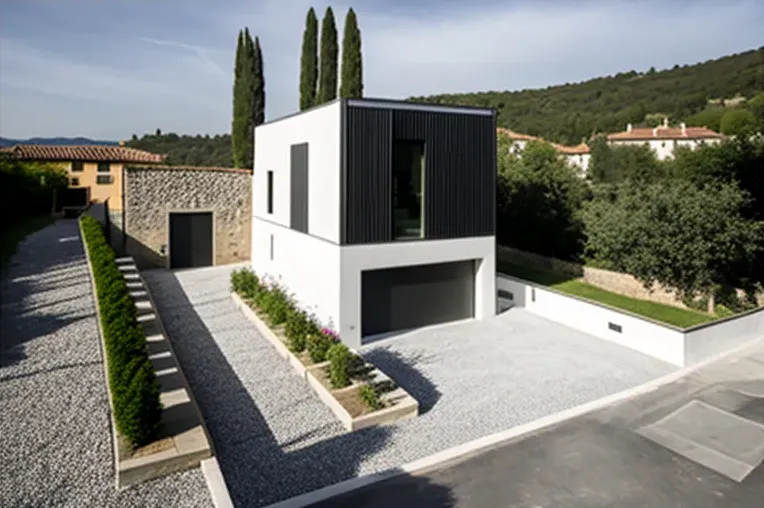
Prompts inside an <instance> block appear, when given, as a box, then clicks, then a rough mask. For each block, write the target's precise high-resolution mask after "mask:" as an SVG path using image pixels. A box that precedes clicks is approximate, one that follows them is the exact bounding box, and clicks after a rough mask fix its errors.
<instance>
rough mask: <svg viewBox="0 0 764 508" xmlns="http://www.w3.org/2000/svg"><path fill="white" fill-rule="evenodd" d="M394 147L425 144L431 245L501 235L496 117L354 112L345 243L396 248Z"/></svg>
mask: <svg viewBox="0 0 764 508" xmlns="http://www.w3.org/2000/svg"><path fill="white" fill-rule="evenodd" d="M393 139H413V140H422V141H424V142H425V182H424V185H425V188H424V190H425V214H424V219H425V237H426V238H428V239H447V238H463V237H470V236H488V235H493V234H494V233H495V222H496V117H495V115H488V116H487V115H475V114H469V113H458V112H454V113H444V112H435V111H426V110H406V109H376V108H366V107H353V106H348V108H347V138H346V145H345V146H346V147H347V148H346V149H347V164H346V168H345V171H346V179H347V180H346V183H347V185H346V195H345V199H346V203H347V205H346V214H347V217H346V219H347V222H346V228H347V229H346V235H345V241H346V243H349V244H354V243H382V242H392V241H393V238H392V223H391V222H392V218H391V217H392V215H391V213H392V212H391V206H392V204H391V180H392V167H391V164H392V162H391V152H392V140H393Z"/></svg>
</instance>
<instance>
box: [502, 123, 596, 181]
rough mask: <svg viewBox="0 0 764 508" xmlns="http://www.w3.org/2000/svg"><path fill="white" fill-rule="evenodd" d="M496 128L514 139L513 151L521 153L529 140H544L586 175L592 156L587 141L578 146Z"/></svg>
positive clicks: (516, 153) (511, 148)
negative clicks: (560, 143)
mask: <svg viewBox="0 0 764 508" xmlns="http://www.w3.org/2000/svg"><path fill="white" fill-rule="evenodd" d="M496 130H497V131H499V132H500V133H502V134H504V135H505V136H507V137H508V138H510V139H511V140H512V145H511V146H510V152H511V153H514V154H515V155H520V153H522V151H523V150H524V149H525V145H526V144H527V143H528V142H529V141H543V142H545V143H549V144H550V145H552V146H553V147H554V148H555V150H557V152H558V153H560V155H562V156H564V157H565V160H566V161H567V162H568V164H570V165H571V166H574V167H577V168H579V170H580V172H581V176H586V172H587V171H588V169H589V159H590V158H591V154H590V153H589V152H590V150H589V146H588V145H587V144H586V143H581V144H579V145H577V146H566V145H558V144H557V143H551V142H549V141H546V140H544V139H543V138H539V137H536V136H531V135H529V134H520V133H519V132H515V131H511V130H509V129H504V128H501V127H499V128H498V129H496Z"/></svg>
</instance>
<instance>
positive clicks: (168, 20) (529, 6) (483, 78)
mask: <svg viewBox="0 0 764 508" xmlns="http://www.w3.org/2000/svg"><path fill="white" fill-rule="evenodd" d="M327 5H328V4H327V3H317V2H310V1H307V0H161V1H160V0H101V1H97V0H0V136H4V137H11V138H27V137H33V136H43V137H53V136H67V137H74V136H86V137H90V138H94V139H102V140H119V139H127V138H129V137H130V136H131V135H132V134H133V133H135V134H138V135H139V136H140V135H142V134H144V133H153V132H154V131H155V130H156V129H157V128H160V129H161V130H162V131H163V132H176V133H178V134H218V133H225V132H229V131H230V126H231V110H232V107H231V92H232V85H233V59H234V53H235V48H236V38H237V34H238V31H239V30H240V29H242V28H243V27H245V26H247V27H249V29H250V32H251V33H252V34H253V35H257V36H258V37H259V38H260V43H261V46H262V50H263V60H264V72H265V82H266V120H271V119H274V118H278V117H280V116H284V115H287V114H290V113H293V112H295V111H296V110H297V109H298V102H299V86H298V83H299V72H300V70H299V62H300V47H301V44H302V32H303V29H304V25H305V15H306V13H307V10H308V8H309V7H310V6H313V7H314V8H315V9H316V12H317V14H318V17H319V23H320V19H321V18H322V17H323V13H324V10H325V9H326V6H327ZM331 6H332V8H333V10H334V14H335V18H336V20H337V28H338V32H339V38H340V40H341V38H342V27H343V23H344V19H345V14H346V12H347V9H348V7H350V6H352V7H353V9H354V10H355V11H356V14H357V16H358V20H359V25H360V28H361V33H362V43H363V65H364V84H365V90H364V94H365V95H366V96H368V97H385V98H392V99H405V98H407V97H410V96H421V95H431V94H439V93H457V92H476V91H487V90H519V89H524V88H544V87H547V86H551V85H556V84H564V83H567V82H570V83H572V82H578V81H583V80H586V79H589V78H593V77H597V76H603V75H612V74H615V73H617V72H622V71H628V70H631V69H634V70H637V71H646V70H647V69H649V68H650V67H651V66H655V67H656V68H657V69H662V68H670V67H672V66H673V65H674V64H680V65H681V64H692V63H696V62H701V61H705V60H708V59H712V58H717V57H720V56H724V55H728V54H732V53H737V52H741V51H746V50H749V49H755V48H759V47H761V46H764V31H762V29H761V27H762V26H764V2H761V1H760V0H725V1H724V2H722V1H717V0H694V1H689V0H671V1H668V0H660V1H655V0H642V1H638V2H635V1H621V0H600V1H596V0H577V1H573V0H569V1H562V0H504V1H500V0H469V2H467V1H460V0H413V1H412V0H356V1H355V2H352V3H346V0H343V2H334V3H331Z"/></svg>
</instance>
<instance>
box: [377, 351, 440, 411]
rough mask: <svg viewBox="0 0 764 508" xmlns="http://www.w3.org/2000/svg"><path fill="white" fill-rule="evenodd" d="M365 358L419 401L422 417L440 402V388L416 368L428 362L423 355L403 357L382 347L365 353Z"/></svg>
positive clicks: (397, 352)
mask: <svg viewBox="0 0 764 508" xmlns="http://www.w3.org/2000/svg"><path fill="white" fill-rule="evenodd" d="M363 357H364V358H365V359H366V360H368V361H369V362H371V363H373V364H374V365H376V366H377V367H379V368H380V370H382V372H384V373H385V374H387V375H388V376H390V378H392V379H394V380H395V382H396V383H397V384H398V385H400V386H401V387H402V388H403V389H404V390H406V391H407V392H409V393H410V394H411V396H412V397H414V398H415V399H416V400H418V401H419V414H420V415H422V414H424V413H426V412H427V411H429V410H430V409H432V408H433V407H434V406H435V404H436V403H437V402H438V400H440V395H441V394H440V391H439V390H438V387H437V386H435V384H434V383H433V382H432V381H430V380H429V379H428V378H427V377H426V376H425V375H424V374H422V373H421V372H420V371H419V370H418V369H417V368H416V366H417V365H418V364H420V363H422V362H423V361H425V360H426V358H425V357H424V356H423V355H421V354H415V355H403V354H401V353H400V352H399V351H395V350H390V348H387V347H380V348H375V349H371V350H369V351H364V352H363Z"/></svg>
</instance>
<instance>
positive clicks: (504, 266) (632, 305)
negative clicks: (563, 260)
mask: <svg viewBox="0 0 764 508" xmlns="http://www.w3.org/2000/svg"><path fill="white" fill-rule="evenodd" d="M497 265H498V266H497V270H498V271H499V272H500V273H505V274H507V275H514V276H515V277H518V278H520V279H525V280H527V281H530V282H535V283H537V284H541V285H544V286H548V287H550V288H553V289H556V290H557V291H560V292H562V293H567V294H569V295H574V296H578V297H581V298H586V299H588V300H592V301H595V302H597V303H601V304H604V305H609V306H610V307H615V308H618V309H623V310H627V311H629V312H633V313H634V314H638V315H640V316H645V317H648V318H650V319H654V320H656V321H661V322H663V323H668V324H671V325H674V326H678V327H680V328H688V327H690V326H694V325H697V324H700V323H705V322H708V321H712V320H714V319H716V318H715V317H714V316H710V315H708V314H706V313H705V312H700V311H696V310H687V309H679V308H677V307H671V306H669V305H663V304H661V303H655V302H649V301H646V300H639V299H637V298H630V297H628V296H623V295H619V294H616V293H611V292H610V291H605V290H604V289H600V288H598V287H595V286H592V285H591V284H587V283H585V282H581V281H577V280H575V278H574V277H571V276H566V275H564V274H559V273H553V272H549V271H545V270H539V269H537V268H529V267H526V266H521V265H518V264H516V263H512V262H508V261H501V260H498V261H497Z"/></svg>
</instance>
